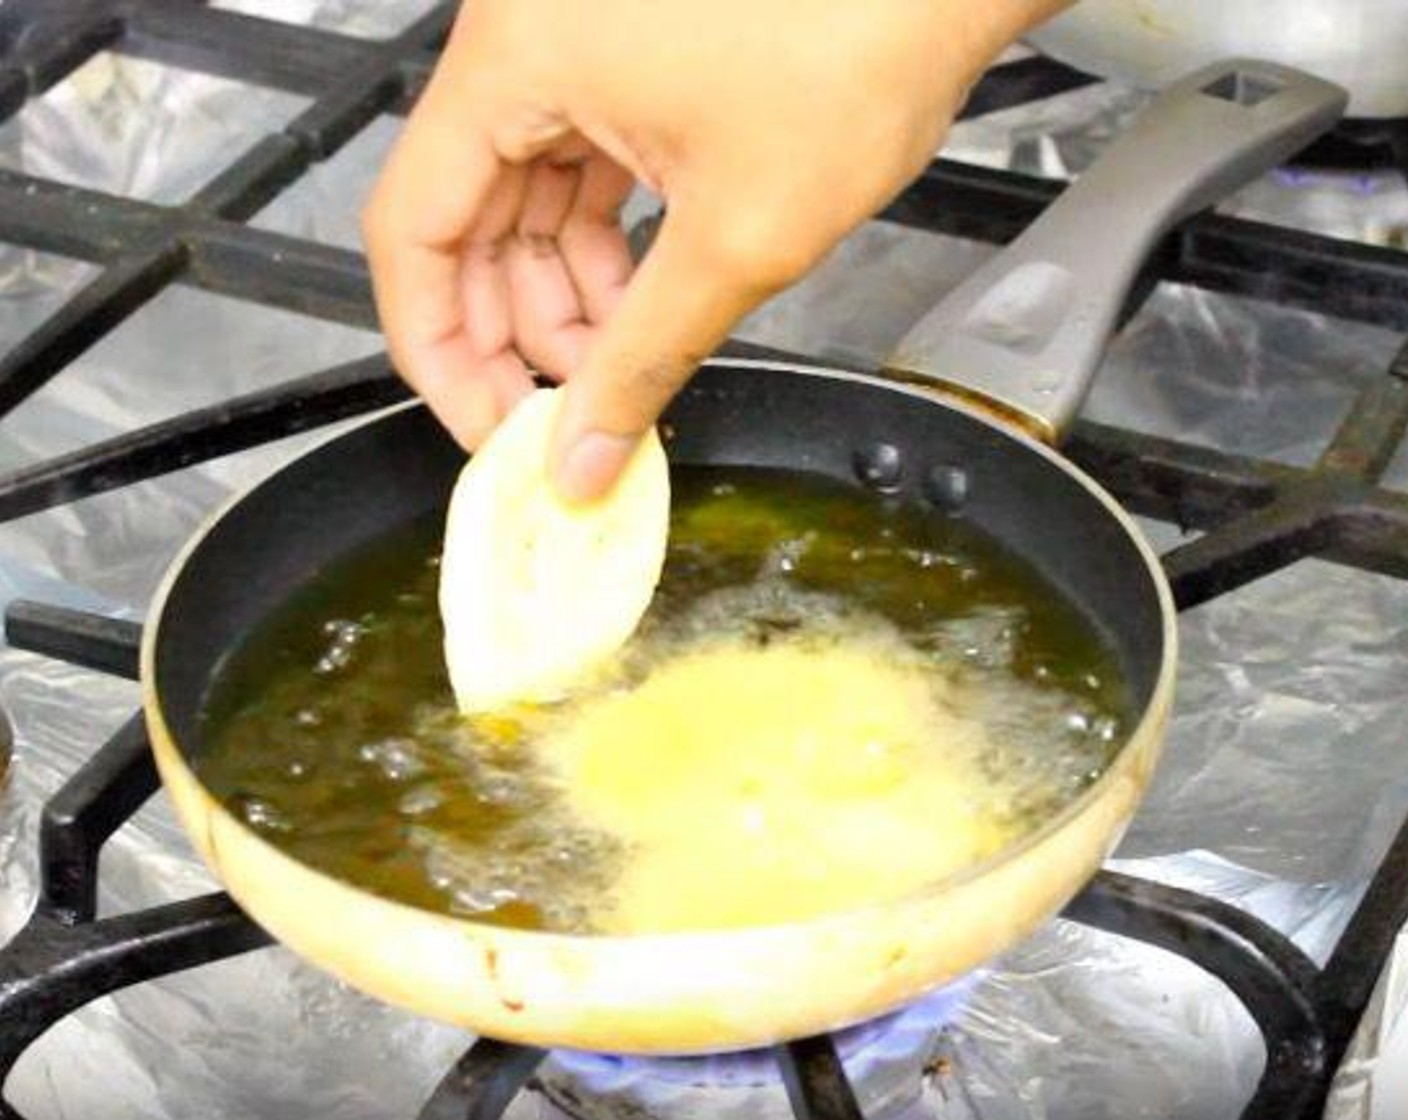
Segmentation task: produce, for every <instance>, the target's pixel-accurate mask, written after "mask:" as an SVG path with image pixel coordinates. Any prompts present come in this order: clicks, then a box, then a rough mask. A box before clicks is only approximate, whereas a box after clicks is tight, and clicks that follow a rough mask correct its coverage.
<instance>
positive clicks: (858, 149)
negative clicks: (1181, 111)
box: [363, 0, 1063, 500]
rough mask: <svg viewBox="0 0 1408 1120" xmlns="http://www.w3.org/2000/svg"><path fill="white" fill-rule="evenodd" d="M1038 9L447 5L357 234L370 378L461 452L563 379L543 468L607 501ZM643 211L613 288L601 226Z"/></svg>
mask: <svg viewBox="0 0 1408 1120" xmlns="http://www.w3.org/2000/svg"><path fill="white" fill-rule="evenodd" d="M1061 6H1063V4H1062V2H1061V0H854V2H850V0H846V2H843V0H591V2H590V3H584V2H582V0H470V2H469V3H467V4H466V5H465V6H464V8H463V10H462V11H461V13H460V15H459V18H458V19H457V21H456V24H455V27H454V30H453V32H452V34H451V36H450V40H449V42H448V44H447V46H446V48H445V52H444V55H443V56H442V58H441V60H440V62H439V65H438V66H437V67H436V70H435V73H434V75H433V76H432V78H431V80H430V82H429V84H428V86H427V88H426V90H425V93H424V94H423V96H422V97H421V99H420V101H419V103H418V104H417V105H416V107H415V110H414V112H413V113H412V114H411V116H410V119H409V121H408V122H407V125H406V128H405V130H404V132H403V133H402V135H401V137H400V140H399V142H398V144H397V146H396V148H395V150H394V151H393V153H392V155H391V157H390V159H389V161H388V163H387V165H386V167H385V169H384V170H383V173H382V176H381V179H380V181H379V182H378V184H377V187H376V190H375V192H374V194H373V197H372V199H371V202H370V203H369V205H368V207H367V209H366V212H365V215H364V219H363V228H364V233H365V237H366V244H367V250H368V255H369V258H370V261H371V269H372V279H373V283H374V287H375V292H376V300H377V306H378V308H379V310H380V314H381V319H382V323H383V326H384V328H385V331H386V335H387V339H388V343H389V345H390V349H391V355H392V358H393V360H394V362H395V364H396V366H397V368H398V369H399V370H400V371H401V373H402V374H403V375H404V376H405V378H406V379H407V380H408V381H409V382H410V383H411V384H412V385H413V386H414V387H415V388H416V389H417V390H418V391H419V393H420V394H421V396H422V397H423V398H424V399H425V400H426V402H427V403H428V404H429V406H430V408H431V409H432V410H433V411H434V412H435V414H436V415H437V416H438V417H439V418H440V420H441V421H442V422H443V423H444V424H445V425H446V426H447V427H448V428H449V429H450V431H451V432H452V433H453V434H454V435H455V437H456V438H457V439H458V440H459V441H460V442H461V443H463V444H464V445H465V446H466V447H467V448H471V449H472V448H473V447H475V446H476V445H477V444H478V443H479V442H480V441H482V440H483V439H484V437H485V436H486V435H487V434H488V433H489V431H491V430H492V428H493V427H494V425H495V424H496V423H497V422H498V421H499V420H500V419H502V418H503V416H504V415H506V414H507V412H508V410H509V409H510V408H512V406H513V405H514V403H515V402H516V401H517V399H518V398H519V397H520V396H522V395H523V394H524V393H525V392H527V391H528V389H529V388H530V372H529V371H530V369H532V370H535V371H538V372H540V373H543V374H546V375H548V376H550V377H553V378H555V379H558V380H562V379H567V380H568V385H567V388H566V390H565V391H566V393H567V401H566V407H565V408H564V412H563V418H562V422H561V424H560V426H559V430H558V431H557V433H556V437H555V450H554V454H553V463H552V467H553V472H554V478H555V480H556V483H557V485H558V487H559V489H560V490H561V492H562V493H564V494H565V495H566V496H567V497H569V498H572V499H575V500H590V499H593V498H595V497H598V496H600V495H601V494H603V493H604V492H605V491H607V490H609V489H610V487H611V485H612V483H613V482H614V481H615V478H616V476H617V474H618V473H619V471H620V469H621V467H622V466H623V465H624V463H625V461H626V459H627V457H628V456H629V454H630V452H631V450H632V448H633V447H634V445H635V442H636V440H637V439H638V437H639V435H640V434H641V433H642V432H644V431H645V430H647V429H648V428H649V427H650V425H652V424H653V423H654V422H655V421H656V419H657V418H658V417H659V414H660V412H661V411H662V410H663V409H664V407H665V406H666V405H667V404H668V403H669V400H670V398H671V397H672V396H673V395H674V394H675V393H676V392H677V391H678V390H679V388H680V387H681V386H682V385H683V384H684V382H685V381H686V380H687V379H688V377H689V375H690V374H691V373H692V372H693V370H694V368H695V367H696V366H697V365H698V363H699V362H700V361H702V360H703V359H704V358H705V357H706V356H707V355H708V354H709V353H710V352H711V351H712V350H713V349H714V348H715V347H716V346H717V345H718V344H719V343H720V342H721V341H722V340H723V339H724V338H725V337H726V336H727V334H728V332H729V331H730V330H731V329H732V328H733V326H734V325H735V323H736V322H737V321H738V320H739V319H740V318H742V316H743V315H745V314H747V313H748V312H749V311H751V310H752V309H753V308H754V307H756V306H757V305H758V304H759V303H761V302H762V301H763V300H764V299H766V298H767V297H769V296H771V295H772V294H774V293H776V292H777V291H779V290H780V289H782V288H784V287H786V286H787V285H789V284H791V283H792V282H793V281H794V280H796V279H798V278H799V277H800V276H802V274H803V273H805V272H806V271H807V270H808V269H810V268H811V267H812V266H813V265H814V264H816V263H817V262H818V261H819V260H820V259H821V258H822V257H823V256H825V254H826V253H827V252H828V251H829V250H830V249H831V248H832V247H833V246H834V245H835V244H836V242H838V241H839V240H840V239H841V238H842V237H843V236H845V234H846V233H848V232H849V231H850V230H852V229H853V228H854V227H855V226H857V225H859V224H860V223H861V222H862V221H864V220H865V219H866V218H867V217H869V216H870V215H871V214H873V213H875V212H876V211H877V210H878V209H880V208H881V207H882V206H883V205H884V204H885V203H886V202H887V201H888V200H889V199H890V198H891V197H892V196H893V195H894V194H896V193H897V192H898V191H899V190H900V189H902V188H903V187H904V186H905V185H906V184H907V183H908V182H909V181H910V180H911V179H913V178H914V177H915V176H916V175H917V174H918V173H919V172H920V171H921V170H922V169H923V168H924V166H925V165H926V163H927V162H928V160H929V158H930V157H931V155H932V154H933V152H934V151H935V149H936V148H937V147H938V146H939V144H940V143H941V141H942V139H943V136H944V133H945V132H946V131H947V128H948V125H949V123H950V122H951V121H952V119H953V115H954V114H955V113H956V112H957V110H958V108H959V107H960V105H961V104H962V101H963V98H964V96H965V95H966V92H967V89H968V87H969V85H970V84H971V83H972V82H973V81H974V80H975V79H976V78H977V76H978V75H979V74H980V73H981V72H982V69H983V68H984V67H985V66H986V65H987V64H988V62H989V61H990V60H991V59H992V57H993V56H995V55H996V54H997V53H998V52H999V51H1000V50H1001V49H1002V48H1003V46H1005V45H1006V44H1007V43H1009V42H1010V41H1012V40H1013V39H1014V38H1015V37H1016V36H1017V35H1019V34H1020V33H1021V32H1022V31H1023V30H1025V29H1026V28H1027V27H1028V26H1030V25H1032V24H1033V23H1035V22H1037V21H1038V20H1039V19H1040V18H1043V17H1045V16H1046V15H1049V14H1051V13H1052V12H1054V11H1055V10H1056V9H1058V8H1059V7H1061ZM635 181H639V182H641V183H643V184H645V185H646V186H647V187H649V188H650V189H652V190H653V191H655V192H656V193H658V194H659V195H660V196H661V197H663V198H664V200H665V202H666V216H665V219H664V221H663V223H662V225H661V228H660V232H659V234H658V236H657V238H656V241H655V244H654V246H653V247H652V249H651V251H650V252H649V254H648V255H647V256H646V259H645V260H644V262H643V263H642V265H641V267H640V268H639V270H638V271H636V272H635V273H634V275H633V274H632V266H631V261H630V258H629V257H628V255H627V250H626V242H625V238H624V236H623V234H622V231H621V228H620V224H619V220H618V216H617V215H618V210H619V207H620V205H621V204H622V202H623V201H624V200H625V198H626V196H627V194H628V193H629V192H630V190H631V187H632V184H633V182H635Z"/></svg>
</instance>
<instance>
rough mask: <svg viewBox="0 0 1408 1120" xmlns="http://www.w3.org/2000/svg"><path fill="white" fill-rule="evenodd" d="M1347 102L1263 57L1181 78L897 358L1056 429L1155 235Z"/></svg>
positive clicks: (1312, 133) (1271, 161) (1314, 130)
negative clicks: (1268, 61)
mask: <svg viewBox="0 0 1408 1120" xmlns="http://www.w3.org/2000/svg"><path fill="white" fill-rule="evenodd" d="M1347 103H1348V95H1347V94H1346V93H1345V91H1344V90H1342V89H1341V88H1340V87H1339V86H1336V85H1332V84H1331V83H1329V82H1326V81H1322V80H1320V79H1319V78H1314V77H1311V76H1310V75H1308V74H1304V73H1301V72H1300V71H1297V70H1292V69H1289V68H1288V67H1285V66H1278V65H1274V64H1272V63H1267V62H1257V61H1252V60H1247V59H1238V60H1233V61H1228V62H1222V63H1218V64H1217V65H1214V66H1211V67H1208V68H1207V69H1204V70H1200V71H1198V72H1197V73H1195V74H1192V75H1190V76H1189V77H1187V78H1184V79H1183V80H1182V81H1180V82H1178V83H1177V84H1176V85H1174V86H1172V87H1171V88H1169V89H1167V90H1166V91H1165V92H1164V93H1162V94H1161V95H1160V96H1159V97H1158V98H1157V99H1156V100H1155V101H1154V102H1153V104H1152V105H1150V106H1149V108H1148V109H1146V110H1145V111H1144V112H1143V113H1141V114H1140V115H1139V117H1138V119H1137V120H1136V121H1135V122H1134V123H1133V124H1132V125H1131V126H1130V128H1129V129H1128V130H1127V131H1126V132H1125V133H1124V134H1123V135H1121V136H1120V137H1119V138H1118V139H1117V140H1116V141H1115V142H1114V143H1113V144H1111V145H1110V147H1109V149H1108V150H1107V151H1106V152H1105V153H1104V155H1103V156H1102V157H1101V158H1100V159H1099V160H1098V161H1097V162H1096V163H1095V164H1094V166H1092V167H1091V168H1090V169H1089V170H1088V171H1086V172H1085V174H1084V175H1082V176H1081V177H1080V179H1079V180H1078V181H1077V182H1075V183H1074V184H1073V185H1072V186H1070V187H1068V188H1067V189H1066V190H1065V191H1064V193H1062V194H1061V196H1060V197H1059V198H1058V199H1057V200H1056V201H1055V202H1053V203H1052V204H1051V205H1050V206H1049V207H1047V209H1046V211H1045V212H1044V213H1043V214H1042V215H1041V217H1039V218H1038V219H1037V220H1036V221H1035V222H1034V223H1033V224H1032V225H1031V226H1030V227H1028V228H1027V230H1026V231H1025V232H1024V233H1023V234H1022V235H1021V236H1020V237H1018V238H1017V239H1016V240H1015V241H1014V242H1012V244H1011V245H1010V246H1008V247H1007V248H1006V249H1005V250H1003V251H1002V252H1000V253H999V254H998V255H997V256H995V257H993V258H992V259H991V260H990V261H988V262H987V263H986V264H985V265H984V266H983V267H982V268H980V269H978V271H977V272H976V273H974V274H973V275H972V276H971V277H969V278H968V279H967V280H966V281H965V282H964V283H963V284H961V285H960V286H959V287H958V288H957V289H955V290H954V291H953V292H952V293H951V294H950V295H949V296H948V297H947V298H946V299H945V300H944V301H943V303H941V304H940V305H939V306H938V307H936V308H935V309H934V310H933V311H931V312H929V314H927V315H926V316H924V318H923V319H921V320H920V321H919V322H918V323H917V324H916V325H915V326H914V328H913V329H911V330H910V331H909V333H908V334H906V335H905V336H904V338H903V339H902V340H901V341H900V343H899V345H898V347H897V348H896V349H895V352H894V354H893V356H892V357H891V358H890V360H889V361H888V362H887V363H886V365H887V367H888V368H889V371H890V372H892V373H894V374H895V375H896V376H898V377H899V378H901V379H903V380H906V381H911V382H917V383H920V384H932V385H934V386H935V387H941V388H945V389H948V390H950V391H952V392H955V393H957V394H958V395H961V396H967V397H972V398H976V399H977V400H978V401H979V402H980V403H984V404H987V405H991V406H993V407H994V409H995V410H996V411H998V412H999V413H1002V414H1004V415H1007V416H1010V417H1012V418H1015V419H1017V420H1019V421H1021V422H1023V423H1024V425H1025V426H1026V427H1028V428H1030V429H1032V430H1034V431H1035V432H1036V434H1038V435H1040V436H1041V437H1042V438H1044V439H1048V440H1055V439H1058V438H1059V437H1060V435H1061V434H1062V433H1063V432H1064V431H1065V429H1066V428H1067V426H1068V425H1069V424H1070V423H1071V421H1072V420H1073V419H1074V417H1075V414H1076V412H1077V411H1078V410H1079V408H1080V406H1081V403H1082V402H1083V401H1084V399H1085V395H1086V392H1087V391H1088V389H1089V387H1090V382H1091V380H1092V378H1093V377H1094V374H1095V370H1096V368H1097V366H1098V365H1099V362H1100V357H1101V355H1102V353H1103V351H1104V348H1105V343H1106V341H1107V340H1108V338H1109V335H1110V332H1111V331H1112V330H1113V329H1114V325H1115V322H1116V319H1117V318H1118V316H1119V313H1120V309H1121V307H1122V306H1123V304H1124V301H1125V298H1126V296H1127V295H1128V294H1129V289H1130V285H1131V284H1133V282H1134V280H1135V277H1136V276H1137V274H1138V272H1139V269H1140V267H1141V266H1142V265H1143V263H1144V260H1145V258H1146V257H1147V256H1148V254H1149V252H1150V250H1151V249H1152V248H1153V247H1154V245H1155V244H1156V243H1157V242H1158V240H1159V238H1160V237H1162V236H1163V234H1165V233H1166V232H1167V231H1168V230H1169V229H1170V228H1171V227H1173V226H1174V225H1176V224H1177V223H1178V222H1179V221H1181V220H1182V219H1184V218H1186V217H1188V216H1189V215H1191V214H1194V213H1196V212H1197V211H1199V210H1201V209H1203V208H1204V207H1205V206H1209V205H1211V204H1212V203H1214V202H1216V201H1218V200H1219V199H1221V198H1223V197H1224V196H1226V195H1227V194H1228V193H1230V192H1231V191H1232V190H1234V189H1235V188H1237V187H1238V186H1241V185H1242V184H1243V183H1245V182H1247V181H1249V180H1251V179H1253V178H1254V177H1255V176H1257V175H1258V174H1260V173H1261V172H1263V171H1265V170H1267V169H1268V168H1271V167H1274V166H1276V165H1277V164H1278V163H1279V162H1281V161H1282V160H1284V159H1286V158H1287V157H1289V156H1291V155H1294V154H1295V153H1296V152H1297V151H1299V150H1300V149H1301V148H1303V147H1304V146H1305V145H1306V144H1308V143H1309V142H1310V141H1311V140H1313V139H1314V138H1315V137H1316V136H1318V135H1319V134H1320V133H1322V132H1324V131H1325V130H1326V129H1327V128H1329V127H1330V126H1331V125H1332V124H1334V123H1335V121H1337V120H1338V119H1339V117H1340V115H1341V114H1342V113H1343V112H1344V110H1345V106H1346V104H1347Z"/></svg>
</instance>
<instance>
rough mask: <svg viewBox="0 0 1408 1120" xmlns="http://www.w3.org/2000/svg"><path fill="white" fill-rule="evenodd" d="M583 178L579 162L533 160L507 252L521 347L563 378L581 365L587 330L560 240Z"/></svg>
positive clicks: (516, 333)
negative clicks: (572, 163)
mask: <svg viewBox="0 0 1408 1120" xmlns="http://www.w3.org/2000/svg"><path fill="white" fill-rule="evenodd" d="M580 180H581V172H580V171H579V170H578V168H577V166H576V165H563V164H558V163H553V162H549V161H547V160H539V161H538V162H537V163H536V164H534V165H533V168H532V170H531V171H530V172H529V173H528V179H527V188H526V190H525V194H524V199H523V206H522V208H521V209H520V211H519V213H518V220H517V226H516V228H515V231H514V237H513V238H512V240H511V242H510V244H509V249H508V253H507V262H508V277H509V282H510V287H511V290H512V309H513V333H514V337H515V340H516V342H517V345H518V348H519V351H520V352H521V353H522V354H523V356H524V357H525V358H526V359H527V360H528V361H529V362H531V363H532V364H533V366H534V367H535V368H536V369H537V370H538V371H539V372H541V373H545V374H547V375H549V376H551V377H553V378H556V379H558V380H561V379H562V378H564V377H566V376H567V375H568V374H569V373H571V372H572V370H574V369H576V368H577V365H578V364H579V363H580V361H581V357H582V354H583V352H584V351H585V348H586V342H587V335H588V331H587V325H586V322H585V321H584V319H583V310H582V303H581V300H580V299H579V298H578V295H577V289H576V287H575V286H574V285H573V283H572V277H571V275H570V274H569V273H568V270H567V264H566V262H565V261H564V260H563V259H562V255H561V253H560V252H559V249H558V241H557V237H558V233H559V231H560V230H561V229H562V226H563V223H564V222H565V221H566V220H567V214H568V211H569V210H571V208H572V201H573V199H574V198H575V197H576V194H577V186H578V183H579V182H580Z"/></svg>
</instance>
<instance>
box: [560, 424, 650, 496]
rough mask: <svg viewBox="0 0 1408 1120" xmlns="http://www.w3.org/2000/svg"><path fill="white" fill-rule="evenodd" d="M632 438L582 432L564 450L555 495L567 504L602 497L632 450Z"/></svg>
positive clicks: (617, 475)
mask: <svg viewBox="0 0 1408 1120" xmlns="http://www.w3.org/2000/svg"><path fill="white" fill-rule="evenodd" d="M636 443H637V439H636V437H635V436H618V435H611V434H610V433H608V432H585V433H583V434H582V435H580V436H578V437H577V439H576V440H575V441H574V442H573V443H572V445H571V446H570V447H568V449H567V454H565V455H564V456H563V457H562V461H561V462H560V463H559V464H558V468H557V478H556V483H557V489H558V492H559V493H560V494H561V495H562V496H563V497H564V498H566V499H567V500H568V501H569V502H593V501H596V500H597V499H598V498H603V497H605V496H606V495H607V494H608V493H610V491H611V487H612V486H614V485H615V483H616V479H617V478H618V477H619V476H620V474H621V471H622V470H624V469H625V466H626V463H627V462H628V461H629V460H630V457H631V452H632V451H634V450H635V447H636Z"/></svg>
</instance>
